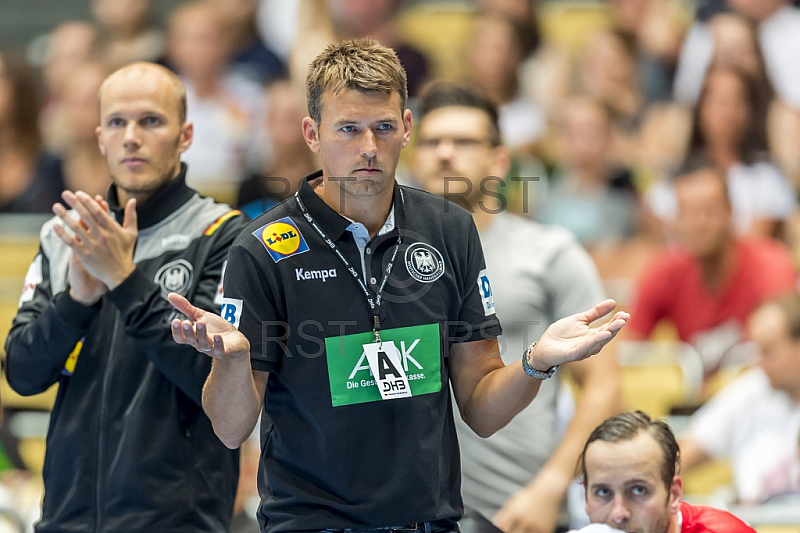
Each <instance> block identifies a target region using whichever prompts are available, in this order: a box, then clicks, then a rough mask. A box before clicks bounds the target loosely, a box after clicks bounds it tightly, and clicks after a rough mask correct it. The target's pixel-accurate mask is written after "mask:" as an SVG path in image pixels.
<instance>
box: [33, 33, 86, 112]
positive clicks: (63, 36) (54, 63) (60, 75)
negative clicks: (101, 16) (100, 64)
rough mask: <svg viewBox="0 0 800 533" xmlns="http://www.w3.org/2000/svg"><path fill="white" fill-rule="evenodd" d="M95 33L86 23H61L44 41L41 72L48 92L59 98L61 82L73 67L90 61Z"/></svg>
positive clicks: (61, 89)
mask: <svg viewBox="0 0 800 533" xmlns="http://www.w3.org/2000/svg"><path fill="white" fill-rule="evenodd" d="M96 42H97V30H96V29H95V28H94V27H93V26H92V25H91V24H88V23H86V22H65V23H64V24H61V25H60V26H58V27H57V28H56V29H54V30H53V31H52V32H51V33H50V35H49V37H48V39H47V60H46V63H45V65H44V69H43V71H42V75H43V77H44V82H45V85H47V89H48V91H50V92H51V93H54V94H55V95H56V96H57V97H60V96H61V94H62V92H63V87H64V81H65V79H66V78H67V77H68V76H69V74H70V72H72V71H73V70H74V69H75V68H76V67H77V66H79V65H82V64H83V63H86V62H88V61H90V60H91V57H92V54H93V53H94V47H95V44H96Z"/></svg>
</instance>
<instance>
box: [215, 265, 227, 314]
mask: <svg viewBox="0 0 800 533" xmlns="http://www.w3.org/2000/svg"><path fill="white" fill-rule="evenodd" d="M227 266H228V260H227V259H226V260H225V262H224V263H222V272H221V273H220V275H219V283H218V284H217V292H216V293H214V303H215V304H217V305H222V301H223V300H224V299H225V290H224V288H223V286H222V282H223V281H224V280H225V268H226V267H227Z"/></svg>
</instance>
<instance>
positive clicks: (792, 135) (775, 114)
mask: <svg viewBox="0 0 800 533" xmlns="http://www.w3.org/2000/svg"><path fill="white" fill-rule="evenodd" d="M767 137H768V138H769V150H770V154H771V155H772V157H773V158H774V159H775V162H776V163H777V164H778V166H779V167H780V168H781V170H782V171H783V173H784V175H785V176H786V178H787V180H789V183H791V185H792V188H793V189H794V190H795V191H798V190H800V109H795V108H793V107H791V106H789V105H787V104H786V103H784V102H776V103H775V104H774V105H773V106H772V108H771V109H770V113H769V119H768V121H767Z"/></svg>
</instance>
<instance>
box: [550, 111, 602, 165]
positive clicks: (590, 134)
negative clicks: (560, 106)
mask: <svg viewBox="0 0 800 533" xmlns="http://www.w3.org/2000/svg"><path fill="white" fill-rule="evenodd" d="M558 142H559V151H560V154H561V159H562V160H563V161H564V162H565V163H566V164H567V165H569V166H571V167H574V168H592V167H596V166H597V165H598V164H603V163H604V162H605V161H606V160H607V158H608V153H609V151H610V150H611V143H612V135H611V124H610V123H609V119H608V115H607V114H606V112H605V111H604V110H603V109H602V108H601V107H600V106H599V105H598V104H597V103H595V102H592V101H591V100H587V99H579V98H578V99H573V100H572V101H569V102H567V103H566V104H565V105H564V112H563V115H562V122H561V129H560V132H559V139H558Z"/></svg>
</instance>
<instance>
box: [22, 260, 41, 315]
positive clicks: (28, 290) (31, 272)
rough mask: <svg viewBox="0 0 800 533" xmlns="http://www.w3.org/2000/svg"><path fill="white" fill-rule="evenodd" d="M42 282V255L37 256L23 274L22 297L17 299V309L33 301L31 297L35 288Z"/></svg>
mask: <svg viewBox="0 0 800 533" xmlns="http://www.w3.org/2000/svg"><path fill="white" fill-rule="evenodd" d="M41 282H42V254H38V255H37V256H36V258H35V259H34V260H33V263H31V266H29V267H28V273H27V274H25V283H24V284H23V287H22V295H21V296H20V297H19V305H18V307H22V304H24V303H25V302H30V301H31V300H33V295H34V293H35V292H36V287H38V286H39V284H40V283H41Z"/></svg>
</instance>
